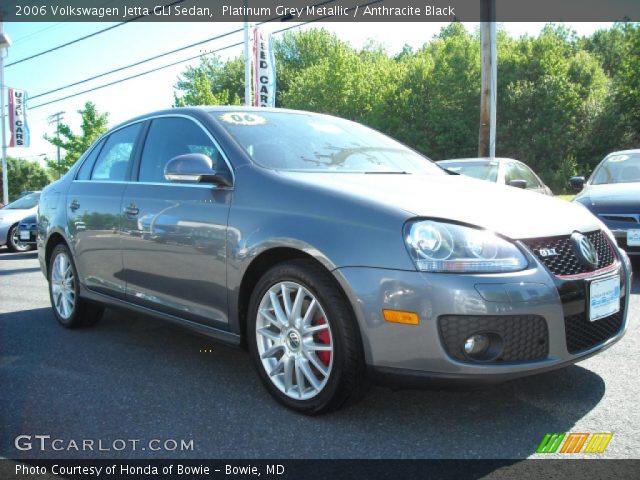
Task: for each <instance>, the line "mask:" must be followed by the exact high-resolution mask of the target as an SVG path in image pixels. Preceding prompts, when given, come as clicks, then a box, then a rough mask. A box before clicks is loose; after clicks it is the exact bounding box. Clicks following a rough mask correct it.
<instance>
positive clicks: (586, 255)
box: [571, 232, 598, 268]
mask: <svg viewBox="0 0 640 480" xmlns="http://www.w3.org/2000/svg"><path fill="white" fill-rule="evenodd" d="M571 240H572V242H573V246H574V249H573V250H574V252H575V253H576V256H577V257H578V260H580V262H581V263H582V264H583V265H585V266H587V267H590V268H596V267H597V266H598V252H597V251H596V247H594V246H593V243H591V241H590V240H589V239H588V238H587V237H585V236H584V235H583V234H581V233H579V232H573V234H572V235H571Z"/></svg>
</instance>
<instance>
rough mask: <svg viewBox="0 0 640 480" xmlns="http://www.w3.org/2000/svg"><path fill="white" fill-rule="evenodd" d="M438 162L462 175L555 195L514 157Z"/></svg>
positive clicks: (459, 159)
mask: <svg viewBox="0 0 640 480" xmlns="http://www.w3.org/2000/svg"><path fill="white" fill-rule="evenodd" d="M436 163H437V164H438V165H440V166H441V167H442V168H446V169H447V170H449V171H450V172H454V173H458V174H460V175H466V176H468V177H473V178H477V179H479V180H486V181H487V182H493V183H497V184H498V185H509V186H511V187H517V188H524V189H525V190H531V191H533V192H537V193H542V194H544V195H550V196H553V192H552V191H551V189H550V188H549V187H547V186H546V185H545V184H544V182H543V181H542V180H541V179H540V177H539V176H538V175H536V174H535V173H534V171H533V170H531V168H529V167H528V166H527V165H526V164H524V163H522V162H521V161H519V160H514V159H512V158H458V159H455V160H440V161H438V162H436Z"/></svg>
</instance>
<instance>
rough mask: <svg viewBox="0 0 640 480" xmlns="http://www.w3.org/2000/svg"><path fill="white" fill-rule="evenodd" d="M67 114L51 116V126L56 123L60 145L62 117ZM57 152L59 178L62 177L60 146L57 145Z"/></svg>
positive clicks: (61, 113)
mask: <svg viewBox="0 0 640 480" xmlns="http://www.w3.org/2000/svg"><path fill="white" fill-rule="evenodd" d="M64 113H66V112H56V113H54V114H53V115H49V118H48V120H49V125H51V124H52V123H53V122H55V123H56V138H57V140H58V143H60V121H61V120H62V115H63V114H64ZM56 152H57V159H58V162H57V164H58V178H60V177H61V175H60V145H56Z"/></svg>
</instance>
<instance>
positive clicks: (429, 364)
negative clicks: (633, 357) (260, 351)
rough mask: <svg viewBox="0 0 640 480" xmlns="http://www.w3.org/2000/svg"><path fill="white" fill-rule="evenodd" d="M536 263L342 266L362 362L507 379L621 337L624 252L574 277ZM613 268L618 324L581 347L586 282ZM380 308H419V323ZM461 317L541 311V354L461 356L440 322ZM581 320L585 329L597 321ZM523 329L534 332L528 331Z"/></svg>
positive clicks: (382, 368) (438, 375)
mask: <svg viewBox="0 0 640 480" xmlns="http://www.w3.org/2000/svg"><path fill="white" fill-rule="evenodd" d="M532 265H533V267H532V268H529V269H528V270H525V271H522V272H515V273H505V274H498V275H496V274H491V275H481V274H475V275H471V274H441V273H438V274H433V273H431V274H429V273H422V272H410V271H398V270H385V269H376V268H367V267H345V268H340V269H337V270H335V271H334V274H335V276H336V278H337V279H338V281H339V282H340V283H341V284H342V286H343V288H344V290H345V292H346V293H347V296H348V297H349V299H350V301H351V304H352V306H353V308H354V311H355V314H356V317H357V319H358V322H359V327H360V332H361V334H362V342H363V346H364V351H365V360H366V363H367V366H368V368H369V370H370V371H372V372H374V376H375V377H382V376H384V377H390V376H391V377H393V376H397V375H399V374H400V375H402V376H405V377H408V378H413V379H418V380H420V379H422V378H430V379H434V378H435V379H446V380H453V379H457V380H463V381H465V382H467V381H470V380H473V381H483V382H485V381H489V382H491V381H501V380H507V379H510V378H516V377H520V376H525V375H530V374H535V373H540V372H543V371H547V370H552V369H555V368H560V367H563V366H566V365H569V364H572V363H575V362H578V361H580V360H583V359H585V358H587V357H589V356H591V355H593V354H595V353H597V352H599V351H601V350H603V349H604V348H607V347H609V346H610V345H612V344H613V343H615V342H616V341H618V340H619V339H620V338H621V337H622V336H623V335H624V333H625V330H626V323H627V322H626V319H627V311H628V298H629V295H628V288H629V285H630V269H629V268H628V266H627V265H628V262H627V259H626V256H625V255H624V254H622V253H621V254H620V261H616V262H615V263H614V265H612V266H611V268H609V269H607V270H606V271H604V272H603V271H600V272H596V273H594V274H593V276H581V277H580V278H573V279H569V280H567V279H564V280H563V279H560V278H558V277H555V276H553V275H552V274H551V273H549V271H548V270H547V269H546V268H545V267H544V266H542V265H541V264H539V263H538V262H537V261H535V260H534V261H533V262H532ZM615 274H619V275H620V278H621V304H620V310H621V313H620V319H619V327H617V326H616V327H615V331H614V332H613V334H611V335H608V336H606V338H604V339H602V340H600V339H599V338H597V337H595V338H596V339H597V341H596V342H595V343H593V344H589V342H588V341H587V342H586V345H587V347H586V348H584V345H585V344H584V343H583V344H580V343H578V347H576V343H575V338H573V337H572V335H571V331H569V330H570V329H571V328H573V329H574V330H575V324H573V325H569V323H568V322H570V321H571V319H572V318H573V319H574V320H575V319H576V318H579V315H580V314H581V313H584V314H586V296H587V294H586V292H587V287H588V285H589V282H590V281H592V280H593V279H596V278H606V277H607V276H611V275H615ZM383 309H391V310H400V311H405V312H415V313H417V314H418V317H419V319H420V322H419V324H418V325H406V324H398V323H390V322H387V321H385V320H384V318H383V315H382V310H383ZM456 316H459V318H474V319H478V318H479V319H483V318H487V319H493V318H497V319H499V320H500V321H501V323H502V325H505V324H506V325H509V323H510V322H511V321H512V320H511V319H514V320H513V321H515V320H518V321H520V322H522V321H524V322H526V319H527V318H533V319H539V317H542V319H544V322H545V323H546V331H547V335H546V339H545V341H546V342H547V344H546V345H544V349H543V350H544V354H543V355H538V356H537V358H536V359H535V360H525V361H500V359H498V360H497V361H491V362H481V361H474V360H471V359H460V358H459V357H458V358H456V355H454V354H452V351H451V350H450V348H449V347H448V346H447V345H446V344H445V340H444V338H443V333H442V328H441V320H442V319H443V318H444V317H453V318H454V319H455V318H456ZM505 320H506V321H505ZM603 320H607V319H603ZM603 320H598V321H597V322H602V321H603ZM584 321H585V322H587V323H586V324H585V326H586V327H587V328H590V327H591V325H593V324H595V323H596V322H589V321H588V319H584ZM567 325H569V327H567ZM600 325H604V324H600ZM600 325H599V326H600ZM616 325H617V324H616ZM538 331H539V330H538ZM574 333H575V332H574ZM587 333H589V334H590V332H587ZM578 334H582V332H578ZM522 335H523V336H524V337H523V338H525V339H528V338H529V337H528V336H527V335H528V334H527V333H526V332H525V333H522ZM568 335H569V336H568ZM574 336H575V335H574ZM536 338H537V337H536ZM527 341H528V340H527ZM512 350H513V349H512ZM539 351H540V350H538V352H539ZM572 352H573V353H572ZM514 358H515V357H514Z"/></svg>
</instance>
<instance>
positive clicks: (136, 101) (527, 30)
mask: <svg viewBox="0 0 640 480" xmlns="http://www.w3.org/2000/svg"><path fill="white" fill-rule="evenodd" d="M109 25H111V24H107V23H6V24H5V26H4V28H5V31H6V32H7V33H8V34H9V35H10V36H11V39H12V41H13V46H12V47H11V49H10V51H9V56H8V58H7V59H5V63H7V64H8V63H11V62H14V61H16V60H19V59H22V58H25V57H28V56H29V55H33V54H35V53H38V52H40V51H43V50H46V49H47V48H51V47H53V46H57V45H60V44H62V43H65V42H67V41H70V40H74V39H76V38H78V37H80V36H83V35H86V34H89V33H92V32H95V31H98V30H101V29H103V28H106V27H107V26H109ZM444 25H446V24H442V23H388V24H381V23H358V24H354V23H332V22H324V23H320V22H317V23H315V24H311V25H308V26H304V27H302V28H313V27H324V28H327V29H328V30H330V31H333V32H335V33H336V34H337V35H338V36H339V37H340V38H341V39H343V40H345V41H348V42H349V43H351V44H352V45H353V46H355V47H360V46H362V45H364V44H365V43H366V42H367V41H368V40H369V39H371V38H373V39H375V40H376V41H377V42H381V43H382V44H384V45H385V46H386V48H387V50H388V51H390V52H392V53H394V52H397V51H399V50H400V49H401V48H402V46H403V45H404V44H405V43H408V44H410V45H412V46H413V47H414V48H415V47H420V46H421V45H422V44H424V43H425V42H427V41H429V40H430V39H431V38H432V37H433V35H435V34H437V33H438V31H439V30H440V28H442V26H444ZM543 26H544V24H543V23H505V24H502V27H503V28H505V29H506V30H507V31H508V32H509V33H510V34H511V35H512V36H520V35H524V34H531V35H535V34H537V33H538V32H539V31H540V29H541V28H542V27H543ZM568 26H569V27H571V28H572V29H574V30H576V32H577V33H578V34H579V35H588V34H590V33H592V32H593V31H595V30H597V29H600V28H607V27H610V26H611V24H610V23H575V24H568ZM239 27H241V24H238V23H145V22H139V23H131V24H127V25H124V26H121V27H118V28H115V29H113V30H110V31H108V32H105V33H103V34H100V35H97V36H95V37H92V38H90V39H88V40H85V41H82V42H79V43H77V44H74V45H71V46H69V47H66V48H62V49H60V50H58V51H54V52H52V53H49V54H47V55H43V56H41V57H38V58H35V59H33V60H30V61H26V62H24V63H20V64H17V65H14V66H12V67H9V68H6V69H5V82H6V84H7V85H8V86H11V87H14V88H22V89H25V90H27V92H28V93H29V95H31V96H33V95H37V94H39V93H42V92H44V91H48V90H51V89H54V88H57V87H60V86H63V85H66V84H69V83H72V82H76V81H78V80H83V79H85V78H87V77H91V76H93V75H97V74H100V73H103V72H105V71H108V70H112V69H114V68H117V67H120V66H123V65H127V64H130V63H133V62H136V61H139V60H141V59H144V58H147V57H150V56H153V55H157V54H160V53H163V52H166V51H168V50H172V49H175V48H179V47H182V46H184V45H188V44H191V43H195V42H198V41H201V40H204V39H206V38H209V37H213V36H215V35H218V34H220V33H224V32H227V31H230V30H235V29H237V28H239ZM265 27H267V29H268V30H276V29H279V28H282V27H283V24H282V23H272V24H268V25H266V26H265ZM465 27H466V28H467V29H468V30H469V31H473V30H474V29H476V28H477V27H478V24H477V23H467V24H465ZM379 32H384V34H382V35H381V34H380V33H379ZM241 40H242V33H236V34H234V35H231V36H228V37H225V38H222V39H219V40H216V41H213V42H210V43H207V44H205V45H202V46H199V47H194V48H191V49H188V50H185V51H182V52H180V53H175V54H172V55H170V56H166V57H163V58H161V59H158V60H155V61H151V62H148V63H145V64H143V65H140V66H138V67H134V68H131V69H128V70H125V71H122V72H119V73H116V74H112V75H109V76H106V77H102V78H100V79H97V80H94V81H91V82H88V83H85V84H82V85H79V86H76V87H72V88H69V89H67V90H63V91H60V92H57V93H54V94H51V95H48V96H46V97H41V98H38V99H34V100H32V101H30V103H29V105H30V106H35V105H37V104H39V103H41V102H45V101H48V100H54V99H56V98H60V97H63V96H66V95H69V94H72V93H75V92H79V91H82V90H86V89H89V88H91V87H94V86H98V85H102V84H104V83H108V82H111V81H114V80H117V79H120V78H124V77H127V76H130V75H133V74H136V73H139V72H143V71H146V70H150V69H152V68H154V67H157V66H161V65H165V64H168V63H172V62H175V61H179V60H181V59H185V58H188V57H191V56H195V55H197V54H199V53H201V52H202V51H207V50H211V49H215V48H219V47H224V46H226V45H229V44H232V43H236V42H239V41H241ZM241 54H242V48H241V47H235V48H232V49H229V50H226V51H225V52H224V56H236V55H241ZM197 63H198V60H193V61H190V62H187V63H182V64H180V65H176V66H174V67H170V68H167V69H164V70H161V71H159V72H156V73H152V74H149V75H145V76H142V77H140V78H137V79H134V80H129V81H127V82H123V83H119V84H117V85H114V86H110V87H107V88H104V89H101V90H97V91H95V92H91V93H87V94H83V95H80V96H78V97H74V98H71V99H68V100H63V101H61V102H57V103H53V104H51V105H47V106H44V107H41V108H36V109H33V110H30V111H29V112H28V115H29V126H30V129H31V148H28V149H11V148H10V149H8V154H9V155H12V156H21V157H26V158H29V159H31V160H33V161H41V160H42V156H41V155H42V154H47V155H48V156H49V157H50V158H53V157H54V155H55V153H54V152H55V149H54V148H53V147H52V145H51V144H49V143H48V142H46V141H45V140H44V139H43V138H42V137H43V135H44V134H45V133H49V134H52V133H53V132H54V127H53V126H50V125H48V123H47V117H49V116H50V115H52V114H53V113H56V112H58V111H65V112H66V113H65V115H64V117H65V120H64V121H65V123H68V124H69V125H70V126H71V127H72V129H74V130H76V131H77V130H78V128H79V121H80V119H79V115H78V114H77V110H79V109H81V108H82V107H83V105H84V103H85V102H86V101H88V100H91V101H93V102H94V103H96V105H97V107H98V109H99V110H100V111H103V112H109V113H110V117H109V119H110V124H111V125H113V124H116V123H119V122H121V121H124V120H126V119H128V118H131V117H134V116H136V115H138V114H142V113H145V112H148V111H153V110H158V109H161V108H167V107H170V106H171V104H172V103H173V85H174V84H175V82H176V79H177V77H178V75H179V74H180V73H181V72H182V71H184V69H185V68H186V66H187V65H196V64H197ZM498 68H499V66H498Z"/></svg>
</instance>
